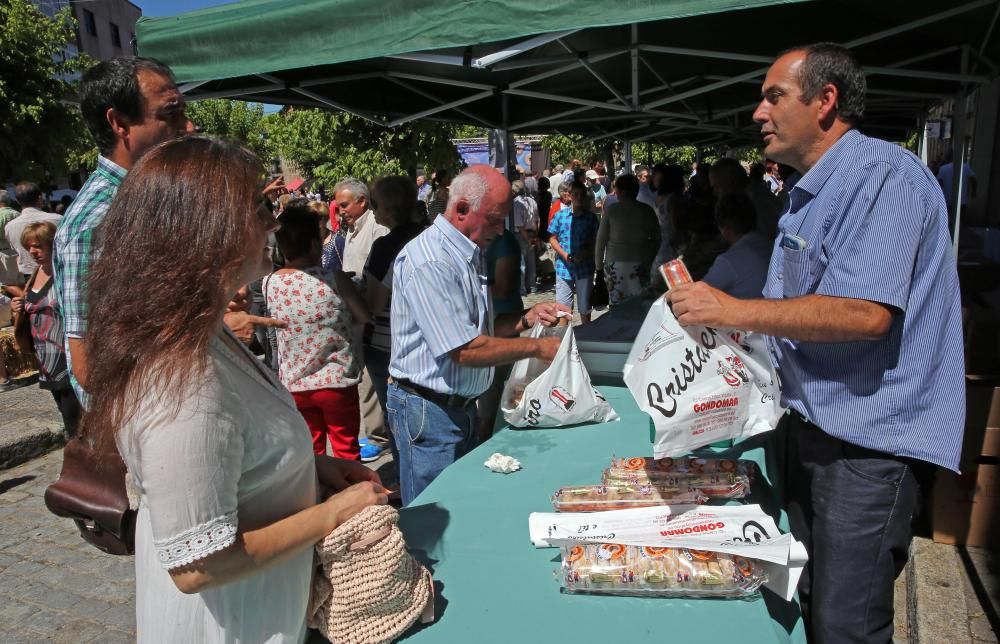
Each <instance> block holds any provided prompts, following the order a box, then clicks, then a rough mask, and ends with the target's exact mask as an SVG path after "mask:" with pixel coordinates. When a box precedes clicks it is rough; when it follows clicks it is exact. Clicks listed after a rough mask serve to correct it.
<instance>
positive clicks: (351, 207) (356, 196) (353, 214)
mask: <svg viewBox="0 0 1000 644" xmlns="http://www.w3.org/2000/svg"><path fill="white" fill-rule="evenodd" d="M333 197H334V200H335V201H336V202H337V210H338V211H339V213H340V217H341V219H342V220H343V222H344V226H345V229H346V230H345V232H346V233H347V241H346V242H345V244H344V272H345V273H354V276H355V277H360V276H361V274H362V272H363V271H364V268H365V262H367V261H368V254H369V253H370V252H371V250H372V243H373V242H374V241H375V240H376V239H378V238H379V237H382V236H383V235H387V234H388V233H389V229H388V228H386V227H385V226H382V225H380V224H377V223H376V222H375V214H374V213H373V212H372V209H371V196H370V195H369V193H368V186H367V185H366V184H365V183H364V182H363V181H359V180H357V179H354V178H350V177H349V178H347V179H344V180H342V181H341V182H340V183H338V184H337V185H336V187H334V190H333Z"/></svg>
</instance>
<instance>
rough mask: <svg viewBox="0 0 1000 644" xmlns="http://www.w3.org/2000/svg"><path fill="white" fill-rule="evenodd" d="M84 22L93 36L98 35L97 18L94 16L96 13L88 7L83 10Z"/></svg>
mask: <svg viewBox="0 0 1000 644" xmlns="http://www.w3.org/2000/svg"><path fill="white" fill-rule="evenodd" d="M83 22H84V24H85V25H86V26H87V33H88V34H90V35H91V36H96V35H97V20H96V19H95V18H94V14H93V13H91V12H90V11H88V10H87V9H84V10H83Z"/></svg>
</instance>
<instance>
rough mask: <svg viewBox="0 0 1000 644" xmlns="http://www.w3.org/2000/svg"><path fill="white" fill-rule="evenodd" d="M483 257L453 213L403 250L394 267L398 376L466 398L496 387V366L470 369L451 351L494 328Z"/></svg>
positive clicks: (394, 365) (393, 367) (392, 364)
mask: <svg viewBox="0 0 1000 644" xmlns="http://www.w3.org/2000/svg"><path fill="white" fill-rule="evenodd" d="M483 255H484V253H483V252H482V251H481V250H480V249H479V247H478V246H476V244H474V243H473V242H472V241H471V240H470V239H469V238H468V237H466V236H465V235H463V234H462V233H461V232H459V231H458V229H457V228H455V227H454V226H453V225H452V224H451V222H450V221H448V220H447V218H445V217H438V218H437V219H435V220H434V223H433V224H432V225H431V227H430V228H428V229H427V230H425V231H424V232H422V233H420V235H418V236H417V237H416V238H415V239H414V240H413V241H411V242H410V243H408V244H407V245H406V246H404V247H403V250H402V251H401V252H400V253H399V255H398V256H397V257H396V261H395V263H394V264H393V277H392V307H391V309H392V316H391V319H392V352H391V359H390V361H389V375H390V376H392V377H393V378H395V379H400V378H403V379H406V380H409V381H410V382H413V383H414V384H417V385H420V386H422V387H426V388H428V389H431V390H433V391H436V392H438V393H442V394H450V395H458V396H465V397H474V396H478V395H479V394H481V393H483V392H484V391H486V389H488V388H489V386H490V384H491V383H492V382H493V367H463V366H460V365H459V364H458V363H457V362H455V361H454V360H452V359H451V356H450V355H449V352H450V351H451V350H453V349H457V348H458V347H460V346H462V345H464V344H467V343H468V342H470V341H472V340H473V339H475V338H476V337H478V336H480V335H491V334H492V332H493V328H492V327H493V315H492V310H491V309H492V304H491V302H490V295H489V287H488V286H487V285H486V272H485V270H484V267H483Z"/></svg>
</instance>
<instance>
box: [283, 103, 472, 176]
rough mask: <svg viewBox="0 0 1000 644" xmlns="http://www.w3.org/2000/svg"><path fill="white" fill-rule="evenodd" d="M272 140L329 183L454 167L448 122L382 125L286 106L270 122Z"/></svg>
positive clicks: (310, 173) (456, 160)
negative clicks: (420, 167) (353, 178)
mask: <svg viewBox="0 0 1000 644" xmlns="http://www.w3.org/2000/svg"><path fill="white" fill-rule="evenodd" d="M270 132H271V140H272V141H273V142H274V144H275V146H276V149H277V151H278V152H279V154H281V156H283V157H284V158H286V159H289V160H291V161H294V162H295V163H297V164H298V165H299V167H301V168H302V171H303V173H305V174H306V175H307V176H309V177H310V178H311V179H312V180H313V181H314V182H316V183H319V184H323V185H326V186H330V185H333V184H334V183H336V182H337V181H339V180H340V179H343V178H344V177H348V176H351V177H355V178H358V179H362V180H364V181H371V180H373V179H376V178H378V177H383V176H387V175H390V174H410V175H413V174H414V173H415V172H416V168H417V166H420V165H423V166H425V167H431V168H439V167H441V168H457V167H458V165H459V163H460V159H459V156H458V152H457V151H456V150H455V146H454V145H453V144H452V143H451V138H453V132H454V130H453V126H450V125H446V124H441V123H436V122H430V121H416V122H413V123H407V124H405V125H402V126H399V127H396V128H383V127H381V126H379V125H376V124H374V123H372V122H370V121H367V120H365V119H362V118H359V117H356V116H352V115H350V114H346V113H343V112H329V111H326V110H313V109H287V110H285V111H283V112H282V113H281V114H278V115H275V118H274V120H273V121H272V122H271V128H270Z"/></svg>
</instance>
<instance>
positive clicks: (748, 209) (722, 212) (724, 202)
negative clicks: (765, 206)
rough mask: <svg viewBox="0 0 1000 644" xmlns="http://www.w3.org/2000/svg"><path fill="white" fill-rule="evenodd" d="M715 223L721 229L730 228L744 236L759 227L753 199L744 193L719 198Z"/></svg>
mask: <svg viewBox="0 0 1000 644" xmlns="http://www.w3.org/2000/svg"><path fill="white" fill-rule="evenodd" d="M715 224H716V225H717V226H718V227H719V229H720V230H721V229H722V228H729V229H730V230H732V231H733V232H734V233H736V234H737V235H740V236H743V235H745V234H747V233H749V232H753V231H754V230H755V229H756V228H757V211H756V210H755V209H754V207H753V200H751V199H750V197H748V196H747V195H745V194H743V193H733V194H729V195H726V196H724V197H723V198H721V199H719V203H718V204H716V206H715Z"/></svg>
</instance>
